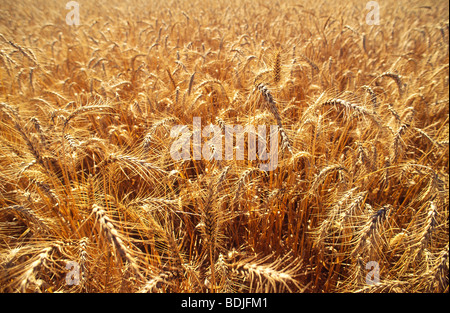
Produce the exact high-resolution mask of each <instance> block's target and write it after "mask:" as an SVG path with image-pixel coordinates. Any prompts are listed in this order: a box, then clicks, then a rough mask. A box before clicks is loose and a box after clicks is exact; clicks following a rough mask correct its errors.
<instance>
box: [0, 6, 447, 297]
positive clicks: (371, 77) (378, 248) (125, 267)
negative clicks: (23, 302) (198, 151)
mask: <svg viewBox="0 0 450 313" xmlns="http://www.w3.org/2000/svg"><path fill="white" fill-rule="evenodd" d="M78 3H79V20H80V24H79V25H68V24H67V23H66V15H67V14H68V13H69V11H70V9H67V8H66V2H64V1H53V0H46V1H42V0H35V1H11V0H7V1H3V2H2V5H1V8H0V90H1V92H0V291H1V292H35V291H39V292H448V290H449V289H448V267H449V263H448V262H449V261H448V249H449V247H448V242H449V222H448V218H449V216H448V213H449V176H448V170H449V141H448V140H449V109H448V104H449V89H448V88H449V21H448V16H449V14H448V9H449V7H448V3H447V2H446V1H428V2H426V3H425V2H424V1H393V0H387V1H379V4H380V12H379V13H380V15H379V16H380V23H379V25H369V24H367V22H366V16H367V14H369V10H368V9H367V8H366V2H364V1H346V2H341V1H334V2H333V1H319V2H314V1H313V2H311V1H294V0H286V1H272V0H267V1H266V0H257V1H239V0H227V1H215V0H205V1H203V0H197V1H196V0H193V1H191V0H167V1H160V0H153V1H140V0H129V1H102V2H100V3H97V2H95V1H84V0H83V1H81V0H80V1H78ZM195 117H201V120H202V126H206V125H209V124H213V125H218V126H219V127H220V129H221V130H222V137H224V136H225V135H226V134H225V129H226V128H225V125H241V126H243V127H245V126H248V125H277V126H278V130H279V131H278V133H279V138H280V141H279V142H280V145H279V150H278V151H279V154H278V159H277V167H276V169H274V170H273V171H262V170H261V169H260V168H259V164H260V163H261V162H265V161H263V160H262V157H261V155H258V157H257V159H256V160H251V159H250V158H248V150H247V148H248V147H249V139H248V138H247V136H246V137H245V141H244V146H245V149H244V151H245V155H246V156H247V157H246V158H245V160H238V159H236V158H233V159H231V160H229V159H225V158H223V159H221V160H220V159H214V158H209V159H206V158H204V157H203V158H201V159H199V160H198V159H194V158H192V156H191V158H190V159H188V160H183V159H181V160H175V159H174V158H173V157H172V156H171V146H172V144H173V143H174V141H175V140H177V139H179V138H176V137H172V136H171V129H172V127H173V126H175V125H186V126H187V127H188V128H189V129H190V130H192V127H193V118H195ZM192 136H194V135H192ZM188 139H189V140H191V138H188ZM207 139H208V138H206V137H203V138H202V144H203V148H205V147H206V148H207V149H211V151H217V149H218V147H212V146H208V144H207ZM222 139H223V140H224V138H222ZM265 140H266V138H261V137H258V142H264V141H265ZM191 142H192V140H191ZM222 143H224V141H222ZM205 145H206V146H205ZM194 148H195V147H194V146H192V149H191V150H190V151H191V152H190V153H193V152H192V151H193V149H194ZM214 149H216V150H214ZM236 149H237V148H236V147H235V150H236ZM219 150H220V149H219ZM221 151H222V152H223V149H222V150H221ZM260 158H261V160H260ZM370 262H371V263H370ZM68 264H69V265H70V264H71V265H70V266H68ZM372 265H373V266H372ZM375 265H376V266H375ZM373 271H377V272H378V273H379V277H378V278H379V279H378V280H379V281H378V283H377V284H371V283H368V280H367V279H368V278H369V280H370V279H371V277H372V276H371V275H372V273H374V272H373ZM78 274H79V275H78ZM77 275H78V276H77Z"/></svg>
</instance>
